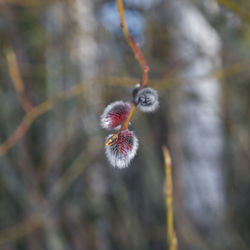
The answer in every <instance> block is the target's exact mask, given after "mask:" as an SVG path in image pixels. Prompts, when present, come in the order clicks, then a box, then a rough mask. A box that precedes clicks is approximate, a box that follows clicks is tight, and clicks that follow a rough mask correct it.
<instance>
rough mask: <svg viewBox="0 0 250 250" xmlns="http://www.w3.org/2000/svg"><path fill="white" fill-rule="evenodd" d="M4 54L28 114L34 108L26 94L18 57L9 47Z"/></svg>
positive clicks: (21, 101)
mask: <svg viewBox="0 0 250 250" xmlns="http://www.w3.org/2000/svg"><path fill="white" fill-rule="evenodd" d="M4 53H5V55H6V59H7V62H8V69H9V73H10V77H11V79H12V82H13V85H14V87H15V89H16V92H17V95H18V97H19V100H20V103H21V105H22V107H23V109H24V110H25V112H26V113H28V112H30V111H31V109H32V108H33V106H32V104H31V103H30V101H29V100H28V98H27V96H26V94H25V87H24V83H23V80H22V77H21V75H20V70H19V67H18V63H17V58H16V55H15V53H14V51H13V49H12V48H9V47H7V48H6V49H5V50H4Z"/></svg>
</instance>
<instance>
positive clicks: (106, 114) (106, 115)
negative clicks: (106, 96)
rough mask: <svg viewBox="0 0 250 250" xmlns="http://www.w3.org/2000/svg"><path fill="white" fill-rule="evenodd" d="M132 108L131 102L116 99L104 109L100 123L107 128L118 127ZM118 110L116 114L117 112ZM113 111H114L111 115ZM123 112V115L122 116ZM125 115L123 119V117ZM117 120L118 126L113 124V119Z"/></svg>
mask: <svg viewBox="0 0 250 250" xmlns="http://www.w3.org/2000/svg"><path fill="white" fill-rule="evenodd" d="M130 109H131V104H130V103H128V102H123V101H116V102H112V103H110V104H109V105H108V106H107V107H106V108H105V109H104V111H103V114H102V115H101V119H100V125H101V127H102V128H105V129H108V130H110V129H117V128H118V127H119V125H120V124H121V123H122V122H123V121H124V120H125V119H126V118H127V116H128V114H129V111H130ZM115 111H116V112H118V113H117V114H116V112H115ZM111 113H113V114H112V115H111ZM122 113H123V116H122ZM122 117H123V119H122ZM114 120H116V123H117V126H115V127H113V126H111V124H112V121H114Z"/></svg>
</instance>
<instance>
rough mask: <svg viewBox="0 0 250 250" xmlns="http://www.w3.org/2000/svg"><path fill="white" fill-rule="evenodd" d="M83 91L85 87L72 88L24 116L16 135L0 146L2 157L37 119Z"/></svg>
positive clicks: (15, 132)
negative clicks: (56, 105)
mask: <svg viewBox="0 0 250 250" xmlns="http://www.w3.org/2000/svg"><path fill="white" fill-rule="evenodd" d="M82 91H83V85H81V84H79V85H77V86H75V87H73V88H71V89H70V90H67V91H64V92H62V93H60V94H58V95H57V96H55V97H54V98H53V99H49V100H47V101H45V102H43V103H41V104H40V105H38V106H36V107H34V108H33V109H32V110H31V111H29V112H28V113H27V114H26V115H25V116H24V118H23V120H22V122H21V123H20V124H19V126H18V127H17V128H16V130H15V131H14V133H13V134H12V135H11V136H10V137H9V138H7V139H6V140H5V141H4V142H3V143H2V144H1V145H0V156H2V155H4V154H5V153H7V152H8V150H9V149H11V148H12V147H13V146H14V145H15V144H16V143H17V142H18V141H19V140H20V139H21V138H22V137H23V136H24V135H25V134H26V132H27V130H28V129H29V128H30V126H31V124H32V122H33V121H34V120H35V119H36V118H37V117H39V116H41V115H42V114H44V113H46V112H48V111H49V110H51V109H52V108H53V107H54V105H55V104H57V103H60V102H62V101H66V100H68V99H70V98H72V97H74V96H77V95H80V93H82Z"/></svg>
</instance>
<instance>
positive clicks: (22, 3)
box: [0, 0, 58, 7]
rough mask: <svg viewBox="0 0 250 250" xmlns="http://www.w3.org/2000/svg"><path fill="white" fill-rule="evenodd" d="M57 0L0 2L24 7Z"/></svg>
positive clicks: (12, 0)
mask: <svg viewBox="0 0 250 250" xmlns="http://www.w3.org/2000/svg"><path fill="white" fill-rule="evenodd" d="M56 1H58V0H0V4H14V5H19V6H25V7H32V6H38V5H46V4H49V3H52V2H56Z"/></svg>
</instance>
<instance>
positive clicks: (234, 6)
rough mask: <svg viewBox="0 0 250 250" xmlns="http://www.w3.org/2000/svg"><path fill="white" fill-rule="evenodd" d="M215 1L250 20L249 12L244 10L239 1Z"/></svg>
mask: <svg viewBox="0 0 250 250" xmlns="http://www.w3.org/2000/svg"><path fill="white" fill-rule="evenodd" d="M217 1H218V3H220V4H221V5H223V6H225V7H227V8H228V9H230V10H231V11H233V12H234V13H235V14H238V15H240V16H241V17H243V18H244V19H245V20H247V21H250V12H249V11H248V10H246V9H245V8H244V7H243V6H240V5H239V3H235V2H233V1H232V0H217Z"/></svg>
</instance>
